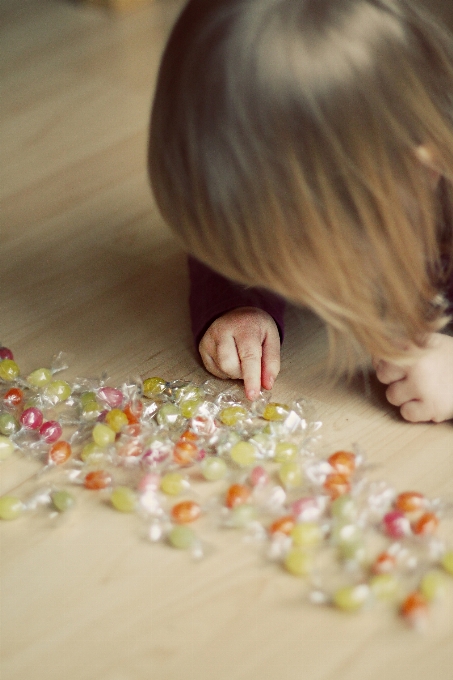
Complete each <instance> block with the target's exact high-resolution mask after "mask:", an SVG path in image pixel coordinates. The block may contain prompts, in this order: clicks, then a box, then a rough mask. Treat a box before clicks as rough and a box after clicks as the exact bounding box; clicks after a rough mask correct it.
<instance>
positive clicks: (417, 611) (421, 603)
mask: <svg viewBox="0 0 453 680" xmlns="http://www.w3.org/2000/svg"><path fill="white" fill-rule="evenodd" d="M427 613H428V600H427V599H426V597H425V596H424V595H422V594H421V593H419V592H417V591H414V592H412V593H410V594H409V595H408V596H407V597H406V599H405V600H404V602H403V603H402V605H401V614H402V616H404V618H405V619H407V620H408V622H409V623H411V624H412V625H417V623H419V622H420V621H422V620H423V619H424V618H425V617H426V615H427Z"/></svg>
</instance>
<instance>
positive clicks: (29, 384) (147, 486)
mask: <svg viewBox="0 0 453 680" xmlns="http://www.w3.org/2000/svg"><path fill="white" fill-rule="evenodd" d="M66 366H67V358H66V357H65V355H63V354H60V355H57V356H56V357H55V358H54V359H53V361H52V362H51V366H50V368H38V369H36V370H34V371H32V372H31V373H29V374H28V376H26V377H25V378H23V377H22V376H21V374H20V369H19V366H18V364H17V363H16V362H15V360H14V357H13V353H12V352H11V350H9V349H7V348H5V347H0V461H3V460H7V459H11V458H14V456H15V455H18V454H19V455H32V456H33V457H34V458H38V459H40V460H41V461H42V469H41V471H40V473H39V475H38V476H37V479H41V477H43V475H53V476H54V479H56V481H57V482H58V484H57V485H55V484H54V480H52V482H51V483H50V484H49V485H48V486H47V487H44V488H38V489H37V490H36V491H35V493H33V494H32V496H31V497H29V498H26V499H22V498H21V497H19V496H16V495H15V494H6V495H4V496H2V497H0V519H3V520H14V519H18V518H20V517H22V516H23V515H25V514H27V513H30V512H31V511H36V510H38V509H39V508H41V509H47V511H50V512H51V513H53V515H54V516H56V515H60V514H62V513H65V512H66V511H67V510H69V509H70V508H72V507H73V506H74V503H75V498H74V496H73V494H72V493H71V486H74V485H78V486H79V491H78V494H80V495H81V496H82V498H83V494H88V493H89V494H91V495H92V496H93V495H94V497H96V494H98V495H99V496H100V499H102V500H103V501H105V500H107V499H108V500H109V501H110V505H111V507H112V508H113V509H114V510H116V511H118V512H119V513H130V514H136V515H137V517H139V518H140V519H141V521H143V522H144V523H145V526H146V529H145V533H146V536H147V538H148V540H149V541H150V542H152V543H155V542H164V543H165V544H167V545H170V546H171V547H173V548H176V549H178V550H184V551H187V552H188V553H189V554H190V555H191V556H192V557H193V558H195V559H200V558H201V557H203V556H205V555H206V554H207V552H209V550H208V549H207V546H206V545H205V543H204V542H203V540H202V539H201V538H200V537H199V534H201V531H202V527H203V523H204V522H205V520H206V517H207V516H208V515H209V514H211V515H212V516H213V517H214V518H215V521H216V523H217V526H219V527H228V528H230V529H233V530H237V531H239V532H241V534H242V536H243V538H244V540H247V541H248V542H251V541H252V542H254V543H259V544H260V545H264V552H265V554H266V555H267V556H268V558H269V559H271V560H272V561H274V562H276V563H278V564H280V565H281V567H282V568H283V569H285V571H286V572H288V574H291V575H293V576H296V577H297V578H299V579H301V578H302V579H305V580H306V581H307V583H308V585H309V599H310V601H311V602H313V603H316V604H323V605H329V606H334V607H336V608H337V609H339V610H341V611H344V612H348V613H353V612H359V611H361V610H362V609H364V608H368V607H371V606H372V605H374V604H376V603H379V602H381V603H387V604H390V605H391V606H394V608H395V610H396V611H398V612H399V613H400V614H401V616H402V617H403V618H404V620H405V621H407V622H408V623H410V624H411V625H413V626H415V627H416V628H418V627H420V625H421V622H426V620H427V614H428V612H429V609H430V607H431V603H432V602H434V601H435V600H437V599H439V598H440V599H441V598H442V596H443V593H444V591H445V587H446V585H445V584H446V580H447V579H448V576H451V575H452V574H453V553H452V551H451V550H450V549H448V548H447V546H446V545H445V544H444V542H443V541H442V540H441V538H440V537H439V525H440V522H441V519H442V517H443V513H444V509H445V505H443V504H442V502H440V501H439V500H438V499H437V500H435V501H430V500H429V499H428V498H426V497H425V496H424V495H423V494H422V493H420V492H419V491H414V490H408V491H402V492H399V493H397V491H396V490H395V489H393V488H392V487H391V486H389V485H388V484H387V483H386V482H383V481H378V482H376V481H372V480H371V481H370V480H369V479H368V478H367V472H368V471H369V469H370V466H369V465H368V464H366V463H365V462H364V456H363V454H362V453H361V452H360V451H359V450H358V448H357V447H356V446H354V447H352V450H344V449H339V450H335V448H330V449H329V450H327V445H326V444H323V448H322V449H321V447H320V444H321V443H322V437H321V433H320V428H321V423H320V421H319V420H317V418H316V413H315V411H314V409H313V406H312V405H311V404H310V403H309V402H307V401H306V400H304V399H298V400H295V401H292V402H288V403H283V402H277V401H272V399H271V394H270V393H269V392H262V393H261V395H260V396H259V398H258V399H257V400H256V401H255V402H253V403H250V402H248V401H247V400H246V399H245V396H244V393H243V390H242V389H240V388H239V387H237V386H236V387H229V388H227V389H222V387H223V384H222V383H220V381H216V380H208V381H206V382H205V383H203V384H201V385H196V384H194V383H192V382H188V381H181V380H176V381H167V380H165V379H164V378H162V377H157V376H152V377H149V378H146V379H145V380H143V381H142V380H141V379H140V378H137V379H131V380H129V381H127V382H125V383H123V384H122V385H121V386H120V387H115V386H111V385H109V384H107V378H106V376H103V377H102V379H100V380H89V379H82V378H78V379H76V380H75V381H73V382H72V383H70V382H68V381H65V380H62V379H59V378H58V379H57V378H56V377H55V374H56V373H57V372H59V371H61V370H63V369H64V368H65V367H66ZM65 487H68V488H65Z"/></svg>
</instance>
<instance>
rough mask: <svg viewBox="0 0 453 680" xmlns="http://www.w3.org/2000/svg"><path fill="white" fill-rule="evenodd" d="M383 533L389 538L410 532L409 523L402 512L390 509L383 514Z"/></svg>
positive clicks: (400, 536) (399, 536)
mask: <svg viewBox="0 0 453 680" xmlns="http://www.w3.org/2000/svg"><path fill="white" fill-rule="evenodd" d="M382 524H383V528H384V531H385V533H386V534H387V535H388V536H390V538H403V537H404V536H408V535H409V534H410V533H411V525H410V522H409V520H408V518H407V517H406V516H405V515H404V513H402V512H400V511H399V510H392V512H388V513H387V514H386V515H384V518H383V520H382Z"/></svg>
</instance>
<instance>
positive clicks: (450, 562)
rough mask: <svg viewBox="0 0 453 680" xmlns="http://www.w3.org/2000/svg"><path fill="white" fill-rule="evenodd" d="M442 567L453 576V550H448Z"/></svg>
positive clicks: (442, 561)
mask: <svg viewBox="0 0 453 680" xmlns="http://www.w3.org/2000/svg"><path fill="white" fill-rule="evenodd" d="M441 565H442V566H443V568H444V569H445V571H446V572H447V574H451V575H452V576H453V550H448V551H447V552H446V553H445V555H444V556H443V557H442V560H441Z"/></svg>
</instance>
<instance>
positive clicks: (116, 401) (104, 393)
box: [98, 387, 123, 408]
mask: <svg viewBox="0 0 453 680" xmlns="http://www.w3.org/2000/svg"><path fill="white" fill-rule="evenodd" d="M98 397H99V399H102V401H105V402H106V403H107V404H108V405H109V406H110V407H111V408H118V407H119V406H121V404H122V403H123V393H122V392H121V390H118V389H116V388H115V387H101V389H100V390H99V391H98Z"/></svg>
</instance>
